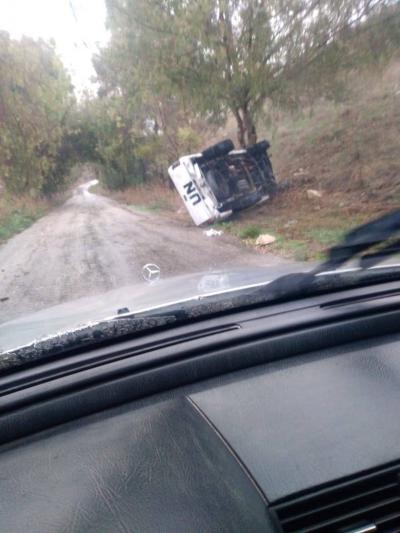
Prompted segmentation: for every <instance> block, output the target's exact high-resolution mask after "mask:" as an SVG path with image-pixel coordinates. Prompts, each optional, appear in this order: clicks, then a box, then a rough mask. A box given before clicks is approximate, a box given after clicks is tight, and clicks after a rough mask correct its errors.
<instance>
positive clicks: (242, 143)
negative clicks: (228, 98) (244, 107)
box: [233, 109, 246, 148]
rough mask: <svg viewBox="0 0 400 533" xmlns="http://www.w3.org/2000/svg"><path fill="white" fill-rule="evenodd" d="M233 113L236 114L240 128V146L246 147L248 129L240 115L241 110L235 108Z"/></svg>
mask: <svg viewBox="0 0 400 533" xmlns="http://www.w3.org/2000/svg"><path fill="white" fill-rule="evenodd" d="M233 114H234V116H235V119H236V123H237V128H238V129H237V139H238V143H239V146H240V148H246V130H245V127H244V124H243V120H242V117H241V116H240V112H239V110H238V109H235V110H234V111H233Z"/></svg>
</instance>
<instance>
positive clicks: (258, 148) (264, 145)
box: [247, 140, 271, 155]
mask: <svg viewBox="0 0 400 533" xmlns="http://www.w3.org/2000/svg"><path fill="white" fill-rule="evenodd" d="M270 146H271V145H270V144H269V142H268V141H267V140H264V141H260V142H259V143H256V144H253V146H249V147H248V148H247V152H248V153H249V154H251V155H255V154H260V153H263V154H265V153H266V151H267V150H268V148H269V147H270Z"/></svg>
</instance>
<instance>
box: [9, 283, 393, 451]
mask: <svg viewBox="0 0 400 533" xmlns="http://www.w3.org/2000/svg"><path fill="white" fill-rule="evenodd" d="M393 288H394V287H393ZM379 289H380V291H382V286H381V287H380V288H379ZM386 289H387V288H386ZM396 290H398V287H397V284H396ZM352 292H354V291H352ZM363 292H364V291H361V293H363ZM377 292H379V291H376V292H374V293H372V292H371V290H370V294H371V297H372V296H376V293H377ZM364 293H365V292H364ZM333 300H334V299H333V298H330V301H333ZM326 301H327V298H326V297H325V298H321V297H319V298H314V299H308V300H305V301H303V302H302V305H300V302H297V304H296V306H294V305H291V306H290V305H289V304H285V305H283V304H282V305H279V306H270V307H268V308H263V309H255V310H249V311H246V312H240V313H230V314H227V315H226V316H224V317H218V318H215V319H210V320H207V321H202V322H201V323H200V322H199V323H197V324H191V325H189V326H187V327H188V329H189V330H190V329H192V331H193V330H195V329H196V328H197V330H199V328H201V327H202V326H203V329H204V330H205V329H208V330H210V328H215V327H217V326H219V327H221V326H222V325H223V324H225V325H227V324H229V325H230V326H234V327H232V328H230V329H229V331H224V330H222V331H219V330H218V328H217V330H216V331H219V333H215V335H209V336H204V337H203V338H202V339H201V340H202V342H201V343H199V339H193V338H192V339H191V340H189V341H187V342H181V343H178V344H176V343H170V344H169V345H167V346H163V345H162V343H161V345H160V346H159V347H158V348H154V347H151V348H150V347H149V346H147V348H148V349H146V350H145V351H143V352H141V353H140V351H139V352H138V350H140V346H141V345H140V343H139V347H138V346H136V349H135V343H132V342H125V343H123V345H122V346H121V345H120V344H118V345H116V346H115V347H108V348H103V349H101V350H94V351H93V352H89V353H87V354H86V356H85V357H82V360H80V358H79V357H77V356H74V357H73V358H72V357H71V358H70V359H68V360H66V361H60V360H57V361H53V362H49V363H47V364H46V365H43V366H42V367H36V368H34V369H25V370H23V371H20V372H17V373H16V374H15V375H14V374H10V375H6V376H2V377H1V378H0V390H1V393H2V396H1V397H0V443H5V442H9V441H10V440H13V439H16V438H19V437H22V436H24V435H28V434H31V433H33V432H36V431H39V430H43V429H46V428H48V427H52V426H54V425H57V424H61V423H64V422H66V421H69V420H73V419H75V418H78V417H81V416H85V415H88V414H91V413H94V412H97V411H100V410H104V409H106V408H109V407H112V406H115V405H118V404H121V403H124V402H127V401H131V400H135V399H139V398H143V397H146V396H149V395H151V394H155V393H158V392H162V391H166V390H171V389H173V388H176V387H179V386H181V385H187V384H190V383H194V382H197V381H201V380H204V379H207V378H211V377H214V376H217V375H221V374H226V373H228V372H233V371H236V370H239V369H243V368H247V367H251V366H255V365H259V364H263V363H267V362H270V361H276V360H278V359H283V358H287V357H293V356H295V355H300V354H304V353H308V352H313V351H315V350H318V349H321V348H329V347H333V346H339V345H340V344H345V343H349V342H352V341H357V340H362V339H367V338H371V337H378V336H381V335H386V334H390V333H397V332H400V328H399V324H400V298H399V296H396V297H393V298H392V297H390V295H389V296H388V297H387V298H383V299H380V298H371V299H370V300H367V301H365V299H363V300H362V302H361V303H356V302H354V301H353V302H352V304H351V305H349V306H347V307H346V306H344V307H343V306H339V307H337V308H336V307H334V308H332V309H326V308H325V309H324V310H323V309H321V304H322V303H323V302H326ZM294 307H295V308H294ZM293 308H294V309H293ZM184 330H185V327H183V326H182V327H181V328H176V330H174V332H173V333H174V334H175V335H180V336H182V335H183V332H184ZM198 333H200V332H199V331H198ZM171 334H172V332H171ZM160 335H161V333H159V337H158V340H160ZM164 335H165V333H164ZM189 337H190V336H189ZM152 338H153V339H154V337H152ZM167 338H168V337H167ZM182 338H183V337H182ZM156 340H157V339H154V342H155V341H156ZM136 342H137V340H136ZM141 342H142V343H143V339H141ZM142 347H143V345H142ZM99 352H100V353H99ZM110 355H111V360H110ZM113 357H114V358H113ZM82 365H86V368H82ZM43 413H46V414H45V415H44V414H43ZM60 413H62V414H60Z"/></svg>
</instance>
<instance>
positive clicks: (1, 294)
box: [0, 0, 400, 352]
mask: <svg viewBox="0 0 400 533" xmlns="http://www.w3.org/2000/svg"><path fill="white" fill-rule="evenodd" d="M0 79H1V84H0V352H2V351H6V350H10V349H11V348H13V347H17V346H21V345H25V344H29V342H33V341H37V340H38V339H41V338H45V337H48V336H52V335H55V334H57V333H59V332H65V331H72V330H76V329H78V328H84V327H88V326H91V325H93V324H96V323H98V322H99V321H104V320H107V319H109V318H113V317H115V316H120V315H132V314H137V313H140V312H143V311H146V312H147V311H149V310H152V309H159V308H160V307H162V306H168V309H172V307H173V305H176V304H179V306H180V308H182V306H183V307H184V304H185V302H190V301H192V299H193V298H195V299H196V298H199V297H201V298H203V297H209V296H212V295H221V294H223V295H224V298H229V294H231V293H232V291H233V292H234V291H235V290H239V289H243V290H246V291H248V290H249V289H251V290H252V289H253V288H257V287H259V286H263V285H264V284H267V283H270V282H272V281H273V280H276V279H277V278H278V277H281V276H282V275H286V274H291V273H295V272H303V273H304V272H311V273H314V274H315V273H318V275H319V276H321V275H323V274H324V271H327V270H332V269H334V268H337V267H339V266H340V267H341V268H348V267H350V268H352V267H353V266H354V265H357V269H356V270H355V271H354V275H353V277H352V285H353V286H354V284H355V280H354V277H355V278H356V280H357V275H358V272H359V275H360V280H361V279H362V282H363V283H366V279H367V278H366V277H365V270H366V269H369V268H376V266H377V264H378V263H382V264H385V265H392V267H391V274H390V275H391V276H392V275H393V268H397V267H395V266H394V265H397V264H400V259H399V251H400V242H398V241H396V232H398V231H399V229H400V227H399V225H398V224H397V218H399V217H397V218H396V217H395V218H389V219H388V218H385V215H387V214H388V213H395V212H396V210H397V209H400V179H399V176H400V155H399V154H400V4H399V2H398V1H396V0H372V1H371V0H368V1H367V0H321V1H318V2H313V1H311V0H309V1H308V0H306V1H304V0H271V1H268V2H266V1H263V0H240V1H239V0H213V1H211V0H198V1H196V2H194V1H193V2H192V1H188V0H158V1H152V0H36V1H35V2H32V1H31V0H3V1H2V2H1V3H0ZM382 217H383V219H382ZM390 217H391V215H390ZM375 219H382V220H383V221H384V222H383V223H382V224H383V226H384V233H382V232H381V231H380V230H379V231H378V233H376V232H375V233H374V235H373V236H372V237H371V238H370V237H369V236H367V237H366V231H364V230H363V231H362V232H361V233H357V232H355V233H354V231H353V230H354V228H357V227H359V226H360V225H364V224H366V223H368V222H369V221H371V220H375ZM386 221H388V222H386ZM382 224H381V226H382ZM385 224H386V225H385ZM381 226H379V225H378V229H379V228H380V227H381ZM374 227H375V226H372V229H374ZM366 228H367V232H368V231H369V229H370V228H371V226H366ZM351 231H353V233H351V234H350V237H348V238H347V240H346V235H348V234H349V232H351ZM360 235H361V240H362V244H361V245H360V241H359V240H357V239H359V236H360ZM368 235H369V234H368ZM397 238H398V237H397ZM366 239H367V241H366ZM366 242H367V244H365V243H366ZM340 243H344V245H343V246H339V245H340ZM349 243H350V244H349ZM354 243H355V244H354ZM349 246H352V251H351V253H348V252H346V251H345V252H343V250H344V249H348V247H349ZM332 247H334V251H333V252H334V253H331V252H329V250H330V249H332ZM335 247H336V248H335ZM369 248H371V250H369ZM379 250H381V252H379ZM382 250H383V252H382ZM377 251H378V252H379V253H380V255H379V253H378V256H377V255H376V253H377ZM335 253H336V255H335ZM361 253H362V254H364V255H363V259H362V261H361V262H359V261H357V254H358V255H360V254H361ZM338 254H339V255H338ZM365 254H367V256H366V255H365ZM338 257H339V259H338ZM318 265H322V267H320V266H318ZM345 281H346V280H345V277H343V278H338V280H337V281H336V283H342V282H343V284H345ZM290 285H291V284H289V286H290ZM274 287H275V286H274ZM302 287H303V285H298V286H297V293H296V297H298V296H299V292H301V290H302ZM278 293H279V295H282V290H281V287H279V291H278V292H277V293H276V294H278ZM305 293H306V290H305ZM274 294H275V293H274ZM237 302H239V303H238V304H237V305H240V302H241V300H237ZM171 306H172V307H171Z"/></svg>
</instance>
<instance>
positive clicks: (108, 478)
mask: <svg viewBox="0 0 400 533" xmlns="http://www.w3.org/2000/svg"><path fill="white" fill-rule="evenodd" d="M377 291H378V293H379V291H382V288H380V287H378V288H377ZM354 295H355V292H354V291H353V292H351V295H350V293H349V298H350V300H349V302H350V303H348V305H350V306H353V310H352V313H351V315H349V313H348V308H347V307H346V305H344V304H343V301H344V300H343V297H342V296H341V298H340V299H339V298H337V301H338V302H341V303H340V305H339V304H337V305H331V306H330V309H332V310H335V313H339V312H340V313H342V314H341V315H339V314H335V318H333V317H332V316H331V315H330V316H329V318H327V319H325V320H322V319H321V314H322V311H321V305H325V306H326V302H325V303H324V304H322V303H321V302H322V299H320V300H315V299H314V300H313V302H310V301H308V302H306V303H305V302H301V303H298V306H297V307H298V308H297V311H296V310H293V306H292V307H291V309H292V312H293V313H296V312H297V315H296V316H297V319H296V317H295V316H292V319H291V320H292V321H290V320H289V314H290V313H289V312H288V311H287V312H284V308H285V306H284V305H283V306H280V307H279V306H278V307H274V308H273V309H269V310H268V312H266V311H263V310H260V309H258V310H256V311H254V310H253V311H251V312H250V311H248V312H247V314H246V313H242V315H241V316H236V317H235V322H234V324H235V325H236V326H237V327H236V328H233V327H232V325H233V322H230V326H231V327H230V328H228V330H227V331H224V330H223V328H222V326H220V329H219V330H218V328H216V326H215V325H214V328H215V330H214V331H215V335H216V336H218V335H222V336H223V341H222V340H220V344H215V342H216V339H215V338H214V336H215V335H214V334H213V335H211V334H210V335H209V336H208V337H207V336H206V335H203V336H202V337H201V341H200V343H199V339H198V338H197V340H196V339H193V335H192V337H191V340H188V341H187V342H188V343H189V344H190V343H193V342H195V343H197V345H196V346H197V347H196V348H194V347H193V346H192V345H190V346H191V347H189V344H186V346H184V348H182V349H183V352H182V354H183V353H184V355H182V354H181V355H179V353H178V352H179V349H180V347H181V344H182V332H181V337H180V338H181V341H180V343H178V342H176V343H175V344H174V343H172V342H170V344H169V346H168V350H169V352H168V353H169V354H170V355H171V359H169V361H168V365H165V366H164V367H163V371H164V373H165V375H164V378H165V379H166V381H165V382H164V385H163V386H162V387H161V386H160V383H161V381H160V379H161V378H160V375H161V374H157V372H159V371H160V368H161V367H162V365H161V364H160V361H161V360H162V358H161V355H160V358H159V359H158V360H156V359H153V360H152V363H151V365H150V366H148V365H147V366H146V365H145V364H144V360H145V359H140V357H142V356H141V355H139V354H138V352H136V354H135V355H134V356H133V357H128V356H126V357H121V354H122V353H125V352H123V350H122V348H121V346H119V352H117V353H118V354H119V357H115V358H114V360H113V362H112V364H113V365H114V369H115V365H117V364H119V365H120V367H119V371H118V372H117V371H115V372H114V373H110V368H108V370H107V376H108V377H107V378H106V377H105V375H106V374H105V373H103V374H101V371H100V370H99V368H100V367H101V366H103V367H105V366H107V365H108V364H111V362H109V359H107V363H106V360H105V359H103V360H102V361H103V364H102V365H99V360H97V364H96V365H95V366H94V365H93V366H90V365H89V364H86V367H85V370H83V369H82V368H81V369H80V371H79V375H82V372H89V374H90V373H92V377H93V372H97V374H96V379H94V378H93V379H92V380H91V381H90V380H87V382H86V383H85V384H83V383H80V382H79V381H77V380H76V379H75V380H74V384H73V385H72V384H71V383H72V382H71V379H72V377H73V372H71V367H70V368H69V370H70V372H69V373H67V372H66V370H65V369H66V367H65V364H66V363H65V362H63V365H64V366H63V367H62V368H63V371H62V372H61V370H60V367H58V370H57V372H56V371H55V368H53V370H52V372H53V374H52V375H53V382H54V383H53V385H54V386H52V385H51V384H50V381H49V379H48V378H49V376H50V375H51V365H50V366H49V367H48V368H47V374H46V375H47V380H46V379H44V377H43V374H40V376H41V377H40V376H39V374H36V378H35V380H33V378H32V377H31V381H30V382H29V387H28V385H27V384H28V378H27V376H25V378H24V380H25V381H24V386H23V387H22V386H21V383H22V381H21V380H22V377H21V376H20V377H19V379H20V382H19V386H18V383H17V381H16V378H15V377H8V381H7V379H6V378H3V382H2V383H3V385H2V386H3V388H2V393H3V395H2V399H3V403H2V404H1V407H2V414H1V416H0V429H1V431H2V441H3V444H2V446H1V455H0V461H1V470H0V471H1V475H0V487H1V495H2V497H1V501H0V530H1V531H7V532H14V531H17V532H19V531H27V530H29V531H37V532H41V533H42V532H50V531H85V532H89V531H93V532H99V531H118V532H119V531H121V532H122V531H123V532H127V531H129V532H131V531H138V532H153V531H168V532H169V531H171V532H172V531H173V532H180V531H182V532H188V531H195V532H197V531H199V532H208V531H209V532H214V531H215V532H217V531H218V532H219V531H229V532H230V531H245V532H250V531H264V532H265V531H271V532H273V531H277V532H293V531H310V532H311V531H313V532H322V531H324V532H339V531H340V532H342V531H351V532H358V533H360V532H368V531H390V532H392V531H400V477H399V474H400V444H399V443H400V424H399V422H398V420H399V412H400V328H399V327H398V324H399V311H398V309H399V301H398V298H399V295H398V294H397V290H396V291H394V292H393V294H391V293H390V294H389V293H388V290H387V288H386V290H385V292H384V295H383V296H382V297H381V298H377V297H376V295H375V297H374V298H372V299H371V300H368V299H366V298H365V294H364V296H363V298H362V301H361V300H360V303H359V304H357V301H356V300H354V298H355V296H354ZM352 298H353V299H352ZM388 298H389V300H388ZM357 305H358V314H357V313H356V314H355V309H354V306H357ZM317 308H318V309H319V313H318V317H319V319H318V321H316V319H315V317H314V318H312V319H311V318H310V317H313V316H314V315H313V309H314V310H316V309H317ZM346 309H347V311H346ZM248 313H253V315H255V316H253V318H250V316H249V315H248ZM263 313H264V314H263ZM268 313H269V315H268ZM343 313H344V314H343ZM346 313H347V314H346ZM267 315H268V316H267ZM356 315H357V316H356ZM300 316H302V317H303V323H302V322H301V320H300ZM245 317H247V319H246V318H245ZM274 317H275V318H274ZM307 317H308V319H307ZM306 319H307V320H309V322H308V323H307V324H306V323H305V322H304V321H306ZM225 320H226V319H225ZM230 320H231V321H232V316H231V317H230ZM246 320H247V325H248V326H247V327H250V325H251V327H253V328H255V326H254V324H255V322H254V321H257V320H258V321H261V322H263V324H264V326H263V327H262V328H261V329H262V331H261V330H258V329H257V328H255V329H253V330H252V333H251V335H250V334H249V331H250V330H248V336H247V338H246V342H245V340H244V338H242V339H241V340H240V342H239V340H238V341H235V342H233V340H232V338H233V337H235V335H237V336H240V335H243V333H244V331H245V330H246ZM274 320H275V321H278V322H279V327H278V322H275V323H274ZM313 320H314V321H313ZM267 323H268V327H269V328H270V331H269V333H268V334H267V330H268V327H267V326H266V324H267ZM274 324H275V325H274ZM293 324H295V326H294V325H293ZM200 327H201V326H200V325H199V324H197V325H196V326H195V327H194V326H193V331H195V330H197V333H198V336H199V328H200ZM207 327H208V328H210V325H209V324H208V325H207ZM208 331H210V329H208ZM207 339H208V341H207ZM211 339H213V340H212V342H214V345H213V349H211V348H210V347H208V345H207V342H211ZM128 344H129V343H128ZM142 344H143V341H142ZM113 349H114V348H113ZM124 349H128V346H125V348H124ZM129 349H130V350H132V346H130V347H129ZM102 350H103V352H101V350H100V352H101V353H104V352H107V353H109V352H110V350H111V349H110V348H109V347H108V348H102ZM156 351H157V350H156V349H155V348H154V347H153V348H152V349H151V350H150V349H148V350H147V352H146V354H147V355H146V356H145V357H147V358H148V357H149V353H150V354H152V355H154V353H155V352H156ZM100 352H99V353H98V357H100ZM189 353H190V357H189V355H188V354H189ZM234 353H235V354H236V355H235V356H233V355H232V354H234ZM227 354H229V356H228V355H227ZM224 355H225V356H227V358H226V359H223V358H224ZM76 357H77V356H76V355H73V356H72V355H71V359H73V358H76ZM143 357H144V355H143ZM189 359H190V360H191V364H192V366H191V367H188V366H185V365H187V363H188V361H189ZM80 360H81V362H82V357H81V358H80ZM210 360H212V361H213V365H212V368H213V370H212V371H210ZM217 360H218V361H223V365H222V366H218V364H217V363H216V361H217ZM88 361H89V360H88ZM133 361H134V363H135V365H136V367H135V368H133V367H131V368H130V370H129V371H128V370H127V369H126V368H125V370H124V371H122V370H121V365H122V364H123V363H124V364H126V363H127V362H129V363H130V364H132V362H133ZM238 361H240V363H238ZM49 364H50V363H49ZM52 364H53V365H55V363H54V362H53V363H52ZM55 366H57V365H55ZM171 368H173V370H174V371H173V373H172V374H170V373H169V372H170V370H171ZM103 370H105V369H104V368H103ZM180 371H182V373H181V374H180ZM110 376H112V378H111V377H110ZM166 376H167V377H166ZM171 376H172V377H171ZM179 376H180V377H179ZM182 376H186V379H183V378H182ZM188 376H189V377H188ZM39 377H40V379H39ZM134 377H135V378H136V379H133V378H134ZM75 378H76V376H75ZM68 379H69V380H70V381H69V382H68ZM63 380H64V388H63V387H61V382H62V381H63ZM65 380H67V382H66V381H65ZM66 383H69V384H68V386H67V385H66ZM155 383H156V386H155ZM56 384H57V385H58V386H57V388H56V387H55V385H56ZM27 390H29V394H28V393H27V392H26V391H27ZM33 393H35V394H33ZM7 399H8V402H9V403H7V401H6V400H7ZM60 413H61V414H60ZM66 413H67V414H66ZM57 417H58V418H57Z"/></svg>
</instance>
